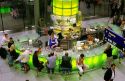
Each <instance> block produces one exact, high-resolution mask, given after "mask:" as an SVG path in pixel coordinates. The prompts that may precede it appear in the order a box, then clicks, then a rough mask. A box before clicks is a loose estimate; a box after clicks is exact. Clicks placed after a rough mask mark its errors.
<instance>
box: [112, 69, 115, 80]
mask: <svg viewBox="0 0 125 81" xmlns="http://www.w3.org/2000/svg"><path fill="white" fill-rule="evenodd" d="M114 78H115V71H113V70H112V77H111V79H114Z"/></svg>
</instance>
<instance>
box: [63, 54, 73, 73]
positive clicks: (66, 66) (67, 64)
mask: <svg viewBox="0 0 125 81" xmlns="http://www.w3.org/2000/svg"><path fill="white" fill-rule="evenodd" d="M61 68H62V70H63V72H70V71H71V68H72V65H71V57H70V56H68V52H66V53H65V56H62V63H61Z"/></svg>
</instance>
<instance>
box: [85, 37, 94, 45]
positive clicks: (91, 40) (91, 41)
mask: <svg viewBox="0 0 125 81" xmlns="http://www.w3.org/2000/svg"><path fill="white" fill-rule="evenodd" d="M87 41H88V43H89V44H90V45H91V44H93V41H94V38H93V36H92V35H88V36H87Z"/></svg>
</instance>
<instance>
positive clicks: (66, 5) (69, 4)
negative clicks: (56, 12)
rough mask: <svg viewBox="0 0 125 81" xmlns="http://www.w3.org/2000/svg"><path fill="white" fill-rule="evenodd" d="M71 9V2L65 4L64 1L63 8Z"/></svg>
mask: <svg viewBox="0 0 125 81" xmlns="http://www.w3.org/2000/svg"><path fill="white" fill-rule="evenodd" d="M71 7H72V3H71V2H69V1H68V2H67V1H64V2H63V8H71Z"/></svg>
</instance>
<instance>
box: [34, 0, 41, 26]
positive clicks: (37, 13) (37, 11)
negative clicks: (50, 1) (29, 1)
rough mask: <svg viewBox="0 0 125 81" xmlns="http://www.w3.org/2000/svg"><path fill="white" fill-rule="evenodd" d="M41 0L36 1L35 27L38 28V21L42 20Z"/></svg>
mask: <svg viewBox="0 0 125 81" xmlns="http://www.w3.org/2000/svg"><path fill="white" fill-rule="evenodd" d="M39 10H40V9H39V0H34V20H35V26H38V21H39V18H40V11H39Z"/></svg>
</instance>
